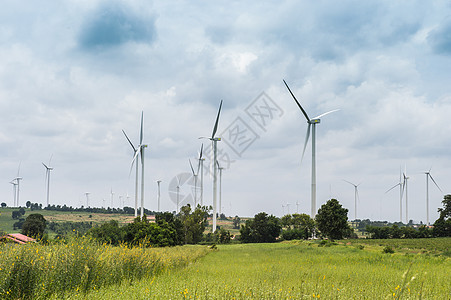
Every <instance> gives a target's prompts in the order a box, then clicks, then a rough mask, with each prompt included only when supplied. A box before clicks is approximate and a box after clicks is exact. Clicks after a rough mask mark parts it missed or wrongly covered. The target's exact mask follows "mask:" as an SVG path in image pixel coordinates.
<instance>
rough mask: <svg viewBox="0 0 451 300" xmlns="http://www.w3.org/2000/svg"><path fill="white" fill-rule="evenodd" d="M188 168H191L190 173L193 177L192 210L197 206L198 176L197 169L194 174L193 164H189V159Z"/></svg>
mask: <svg viewBox="0 0 451 300" xmlns="http://www.w3.org/2000/svg"><path fill="white" fill-rule="evenodd" d="M189 166H190V167H191V172H192V173H193V177H194V208H195V207H196V206H197V176H198V175H199V168H197V174H196V172H194V168H193V164H192V163H191V159H189Z"/></svg>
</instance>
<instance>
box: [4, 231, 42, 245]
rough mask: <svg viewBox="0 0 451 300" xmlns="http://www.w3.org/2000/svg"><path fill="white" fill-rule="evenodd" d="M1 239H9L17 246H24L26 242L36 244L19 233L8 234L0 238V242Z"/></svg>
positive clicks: (33, 240)
mask: <svg viewBox="0 0 451 300" xmlns="http://www.w3.org/2000/svg"><path fill="white" fill-rule="evenodd" d="M3 239H9V240H11V241H13V242H14V243H17V244H26V243H28V242H36V240H35V239H33V238H31V237H28V236H26V235H23V234H20V233H8V234H7V235H4V236H2V237H0V240H3Z"/></svg>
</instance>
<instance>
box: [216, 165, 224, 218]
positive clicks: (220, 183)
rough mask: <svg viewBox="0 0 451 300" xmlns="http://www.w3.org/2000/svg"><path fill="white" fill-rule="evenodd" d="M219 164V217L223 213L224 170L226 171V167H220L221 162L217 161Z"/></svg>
mask: <svg viewBox="0 0 451 300" xmlns="http://www.w3.org/2000/svg"><path fill="white" fill-rule="evenodd" d="M216 163H217V164H218V170H219V215H221V213H222V170H224V167H221V166H219V162H218V161H216Z"/></svg>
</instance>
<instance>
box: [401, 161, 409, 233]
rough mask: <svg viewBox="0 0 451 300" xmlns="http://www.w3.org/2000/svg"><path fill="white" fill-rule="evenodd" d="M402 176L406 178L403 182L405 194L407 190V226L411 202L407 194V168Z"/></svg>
mask: <svg viewBox="0 0 451 300" xmlns="http://www.w3.org/2000/svg"><path fill="white" fill-rule="evenodd" d="M402 176H403V178H404V180H403V182H402V191H403V194H404V190H406V224H408V223H409V200H408V194H407V180H408V179H409V177H407V168H405V169H404V173H402Z"/></svg>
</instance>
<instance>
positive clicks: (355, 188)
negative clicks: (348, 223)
mask: <svg viewBox="0 0 451 300" xmlns="http://www.w3.org/2000/svg"><path fill="white" fill-rule="evenodd" d="M343 181H346V182H347V183H349V184H351V185H353V186H354V220H357V199H359V190H358V189H357V187H358V186H359V185H360V184H361V183H359V184H354V183H352V182H350V181H347V180H344V179H343Z"/></svg>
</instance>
